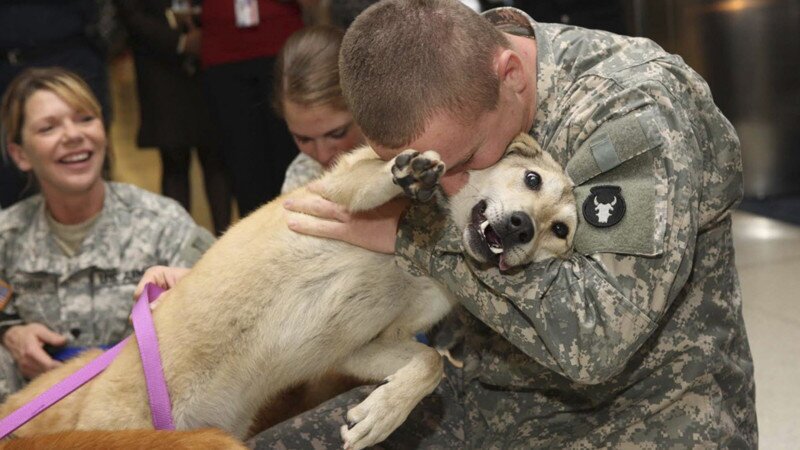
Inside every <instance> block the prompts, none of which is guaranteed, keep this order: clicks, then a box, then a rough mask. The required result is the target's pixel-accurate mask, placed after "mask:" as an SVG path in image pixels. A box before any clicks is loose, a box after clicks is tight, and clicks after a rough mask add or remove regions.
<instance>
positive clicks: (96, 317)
mask: <svg viewBox="0 0 800 450" xmlns="http://www.w3.org/2000/svg"><path fill="white" fill-rule="evenodd" d="M44 91H47V93H48V95H51V96H50V97H47V96H45V97H42V96H38V97H37V96H36V95H37V93H40V92H44ZM52 94H55V96H56V97H57V98H58V99H59V100H56V99H55V98H54V97H53V96H52ZM87 98H91V97H90V94H88V90H86V88H85V86H83V85H82V84H81V82H80V80H78V79H77V78H75V77H74V75H71V74H69V73H68V72H65V71H63V70H60V69H36V70H32V71H29V72H24V73H23V74H21V75H20V76H19V78H18V79H17V81H16V82H15V83H12V85H11V87H10V88H9V91H8V92H7V94H6V97H5V98H4V102H3V110H2V119H3V122H2V123H3V128H4V131H6V133H7V134H4V135H5V136H8V139H9V142H6V144H7V145H8V149H9V152H10V153H11V154H12V156H14V157H15V162H17V164H20V161H23V163H24V164H26V165H25V166H20V167H21V168H22V169H23V170H33V171H34V173H35V176H36V178H37V180H38V181H39V183H40V185H41V186H42V194H38V195H35V196H33V197H31V198H29V199H26V200H24V201H22V202H19V203H17V204H15V205H13V206H12V207H11V208H9V209H6V210H3V211H2V212H0V298H2V299H3V302H2V305H1V306H0V309H1V311H0V333H2V338H3V339H2V342H3V346H2V347H0V399H2V398H5V396H7V395H8V394H10V393H12V392H14V391H16V390H18V389H19V388H21V387H22V385H23V384H24V382H25V381H24V377H23V371H22V370H21V367H20V366H19V365H18V361H16V360H15V359H14V357H12V353H11V352H10V351H9V349H10V347H8V348H7V346H8V345H9V341H8V339H7V338H10V336H11V334H12V333H16V334H17V335H19V334H20V333H19V330H21V329H22V328H23V327H26V326H27V327H28V329H31V326H38V327H41V326H43V327H46V330H44V331H42V332H41V333H44V334H45V335H48V334H49V335H50V336H51V338H52V337H55V338H58V335H61V336H64V337H66V340H65V345H66V346H67V347H86V346H98V345H111V344H115V343H116V342H118V341H120V340H122V339H123V338H124V337H125V336H126V335H128V334H129V333H130V331H131V326H130V323H129V320H128V317H129V314H130V310H131V307H132V299H133V292H134V288H135V287H136V284H137V282H138V281H139V279H140V278H141V276H142V274H143V273H144V271H145V269H147V268H148V267H150V266H153V265H158V264H162V265H167V264H169V265H174V266H184V267H186V266H191V265H193V264H194V263H195V262H196V261H197V260H199V259H200V256H201V255H202V254H203V253H204V252H205V250H206V249H207V248H208V247H210V246H211V244H212V243H213V241H214V238H213V236H212V235H211V234H210V233H209V232H208V231H206V230H205V229H204V228H201V227H199V226H198V225H197V224H195V223H194V221H193V220H192V218H191V217H190V216H189V214H188V213H187V212H186V211H185V210H184V209H183V208H182V207H181V206H180V205H179V204H178V203H176V202H175V201H173V200H170V199H167V198H165V197H161V196H158V195H155V194H152V193H150V192H147V191H145V190H142V189H139V188H136V187H134V186H131V185H126V184H120V183H110V182H108V183H107V182H104V181H103V180H102V178H101V177H100V171H101V168H102V160H103V156H104V150H105V149H104V148H102V145H99V146H95V140H93V139H94V138H97V139H98V140H97V142H99V143H101V144H103V145H104V144H105V140H104V131H103V126H102V122H101V121H100V119H99V118H100V117H101V116H100V115H99V107H97V106H96V105H95V104H92V102H91V101H87V100H86V99H87ZM43 99H44V100H43ZM35 101H37V102H38V101H44V102H49V103H48V104H47V105H46V106H42V103H34V102H35ZM59 102H60V103H59ZM73 103H74V104H73ZM31 105H36V106H31ZM53 105H57V106H56V108H55V109H50V108H53ZM65 106H68V107H69V108H74V109H75V110H77V113H76V112H75V111H71V112H68V113H66V114H65V115H63V116H62V115H61V114H62V113H63V111H64V109H60V108H64V107H65ZM35 108H43V109H41V111H44V114H45V115H51V117H55V118H56V119H53V121H52V122H47V123H48V125H47V127H46V128H41V130H44V131H43V132H42V131H41V130H40V129H39V127H41V125H40V123H39V122H38V121H37V120H38V119H37V117H38V116H37V114H38V113H39V112H41V111H40V110H39V109H35ZM84 109H85V110H84ZM23 111H24V112H23ZM20 119H22V120H20ZM98 121H99V122H100V123H97V122H98ZM29 122H30V123H29ZM67 123H69V124H67ZM26 127H33V130H32V132H31V131H24V130H28V128H26ZM66 129H69V131H63V130H66ZM62 132H63V134H64V137H63V138H62V137H61V136H60V133H62ZM37 134H41V135H42V136H44V137H43V138H42V137H41V136H38V135H37ZM22 136H24V138H23V137H22ZM50 136H55V137H56V140H55V141H53V142H55V144H53V145H55V147H48V146H43V145H42V144H41V142H42V140H43V139H44V140H49V139H50ZM101 137H102V138H101ZM48 142H49V141H48ZM50 148H55V150H54V153H52V155H55V156H54V157H53V156H52V155H51V153H49V152H50V151H51V150H50ZM86 148H93V151H94V154H93V155H92V156H91V157H90V159H89V160H88V163H87V162H84V163H83V164H84V166H79V167H87V168H85V169H83V168H82V169H65V168H61V166H62V165H63V164H64V161H63V158H62V159H60V160H58V161H55V162H54V161H53V159H55V158H61V155H63V154H73V155H74V154H78V155H80V153H76V151H78V152H81V151H83V149H86ZM23 153H24V155H25V156H24V158H23V159H20V158H21V155H23ZM92 158H94V159H92ZM31 161H38V162H37V163H35V164H33V167H32V168H31V167H29V166H30V165H31V164H30V163H31ZM90 164H92V165H90ZM65 174H68V175H69V177H68V176H65ZM76 174H79V175H76ZM76 186H77V187H78V188H77V189H76ZM87 186H88V187H87ZM59 189H60V190H59ZM70 189H75V190H76V191H77V192H80V193H79V194H78V193H76V192H75V191H73V192H72V195H77V197H75V198H78V199H79V200H80V203H82V204H85V205H94V204H95V203H97V205H96V207H97V209H98V212H97V213H94V214H92V215H91V216H90V217H89V218H88V219H86V220H81V221H80V222H79V223H77V224H74V225H65V224H64V223H62V222H60V221H59V220H57V219H56V217H60V213H58V212H54V211H60V210H63V208H64V207H65V205H66V203H65V202H64V198H65V197H64V196H62V195H60V194H62V193H63V192H66V191H68V190H70ZM87 192H96V193H98V194H99V197H92V196H91V195H86V194H85V193H87ZM98 199H99V200H98ZM59 208H60V209H59ZM79 209H80V208H74V209H71V211H77V210H79ZM12 292H13V295H12ZM34 324H39V325H34ZM39 329H42V328H39ZM48 330H49V331H48ZM41 333H40V334H38V335H37V337H39V339H40V341H41V343H44V342H46V340H44V341H43V340H42V338H41V336H42V334H41ZM57 340H64V339H63V338H60V339H57ZM41 343H40V344H39V345H41ZM42 358H44V356H42ZM46 362H47V363H48V364H53V362H52V361H51V360H49V361H46ZM37 370H41V368H39V369H37Z"/></svg>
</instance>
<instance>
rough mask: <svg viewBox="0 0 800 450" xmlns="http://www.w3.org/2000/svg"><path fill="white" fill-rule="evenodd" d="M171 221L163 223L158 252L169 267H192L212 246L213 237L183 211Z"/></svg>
mask: <svg viewBox="0 0 800 450" xmlns="http://www.w3.org/2000/svg"><path fill="white" fill-rule="evenodd" d="M171 219H172V220H169V221H168V223H165V229H164V232H163V233H162V236H161V240H160V242H159V245H160V246H161V249H160V250H159V252H160V253H161V254H162V255H164V258H163V259H164V260H165V261H166V262H167V265H169V266H175V267H192V266H193V265H194V264H195V263H196V262H197V261H199V260H200V258H201V257H202V256H203V254H204V253H205V252H206V250H208V249H209V247H211V245H213V244H214V240H215V239H214V236H213V235H212V234H211V233H210V232H209V231H208V230H206V229H205V228H203V227H201V226H200V225H197V224H196V223H195V222H194V220H192V217H191V216H189V214H188V213H186V212H185V211H183V210H181V211H180V213H179V214H178V217H175V218H171ZM165 222H167V221H165Z"/></svg>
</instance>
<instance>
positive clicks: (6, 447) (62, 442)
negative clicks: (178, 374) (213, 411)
mask: <svg viewBox="0 0 800 450" xmlns="http://www.w3.org/2000/svg"><path fill="white" fill-rule="evenodd" d="M132 448H146V449H148V450H159V449H160V450H195V449H203V450H246V449H247V447H245V445H244V444H243V443H242V442H240V441H238V440H237V439H234V438H233V437H231V436H229V435H228V434H226V433H225V432H223V431H222V430H218V429H200V430H192V431H172V432H168V431H156V430H115V431H107V430H103V431H100V430H92V431H67V432H61V433H53V434H45V435H40V436H31V437H26V438H21V439H12V440H9V441H6V442H0V450H52V449H69V450H130V449H132Z"/></svg>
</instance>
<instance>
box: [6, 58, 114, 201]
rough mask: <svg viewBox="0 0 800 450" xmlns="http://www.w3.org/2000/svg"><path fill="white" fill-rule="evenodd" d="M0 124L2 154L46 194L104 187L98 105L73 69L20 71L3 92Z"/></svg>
mask: <svg viewBox="0 0 800 450" xmlns="http://www.w3.org/2000/svg"><path fill="white" fill-rule="evenodd" d="M0 129H1V130H2V132H1V133H0V141H1V142H2V146H3V153H4V157H5V156H6V155H7V156H10V157H11V159H12V160H13V161H14V163H15V164H16V165H17V167H19V169H20V170H22V171H23V172H27V173H29V174H32V175H33V176H35V179H36V181H37V182H38V183H39V185H40V187H41V189H42V192H43V193H44V194H45V195H48V193H53V192H59V193H62V194H68V195H70V194H81V193H85V192H88V191H92V190H95V192H97V191H96V190H97V189H103V185H102V177H101V173H102V168H103V159H104V158H105V154H106V150H107V140H106V133H105V128H104V126H103V119H102V115H101V109H100V104H99V102H98V101H97V99H96V98H95V96H94V95H93V94H92V92H91V90H90V89H89V87H88V86H87V85H86V83H85V82H84V81H83V80H82V79H81V78H80V77H78V76H77V75H75V74H74V73H72V72H69V71H67V70H64V69H60V68H33V69H27V70H25V71H23V72H22V73H20V74H19V75H18V76H17V77H16V78H15V79H14V80H13V81H12V82H11V84H10V85H9V86H8V89H7V90H6V93H5V95H4V96H3V100H2V106H0Z"/></svg>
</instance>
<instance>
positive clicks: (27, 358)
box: [3, 323, 67, 379]
mask: <svg viewBox="0 0 800 450" xmlns="http://www.w3.org/2000/svg"><path fill="white" fill-rule="evenodd" d="M66 343H67V338H66V337H64V336H62V335H60V334H58V333H56V332H55V331H53V330H51V329H49V328H47V327H46V326H44V325H42V324H40V323H29V324H27V325H16V326H13V327H11V328H9V329H8V331H6V334H5V335H4V336H3V345H4V346H5V347H6V348H7V349H8V351H9V352H10V353H11V356H12V357H13V358H14V361H16V363H17V366H18V367H19V370H20V372H22V375H23V376H25V378H28V379H31V378H33V377H35V376H37V375H40V374H42V373H44V372H47V371H48V370H50V369H53V368H55V367H58V366H60V365H61V362H59V361H56V360H54V359H53V358H51V357H50V355H48V354H47V352H45V351H44V349H43V348H42V347H43V346H44V345H45V344H50V345H52V346H54V347H60V346H62V345H64V344H66Z"/></svg>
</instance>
